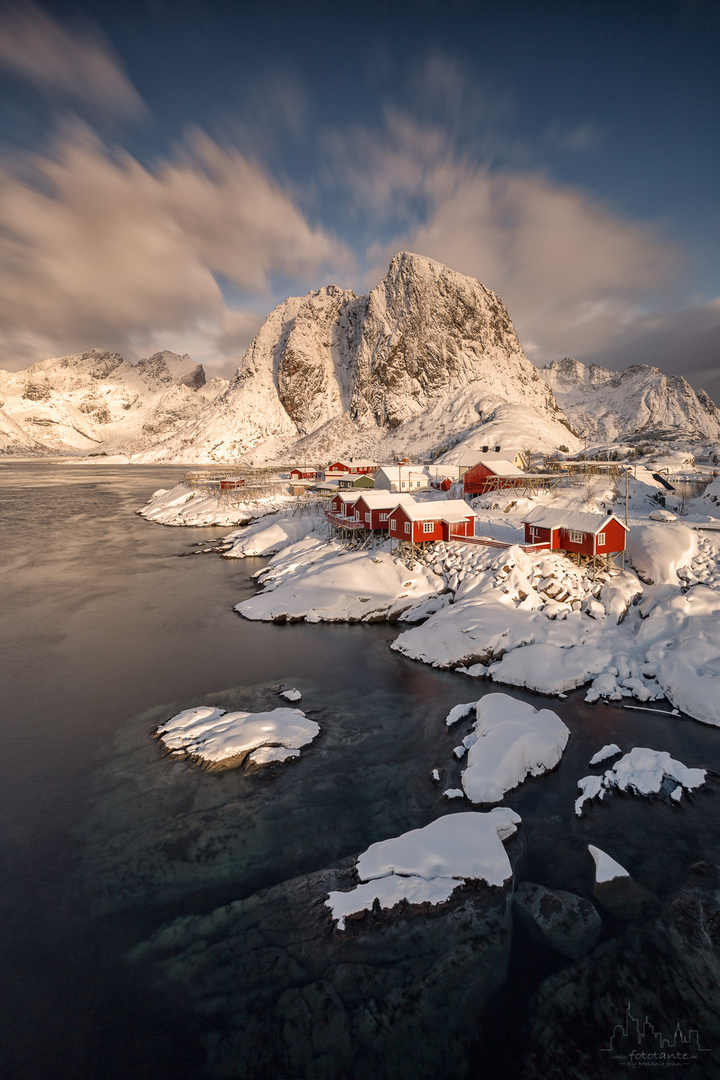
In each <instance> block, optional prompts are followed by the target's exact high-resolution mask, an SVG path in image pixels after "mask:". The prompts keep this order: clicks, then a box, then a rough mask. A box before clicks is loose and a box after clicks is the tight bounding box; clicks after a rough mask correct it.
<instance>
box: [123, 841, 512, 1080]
mask: <svg viewBox="0 0 720 1080" xmlns="http://www.w3.org/2000/svg"><path fill="white" fill-rule="evenodd" d="M353 881H354V879H353V874H352V869H351V860H348V861H347V862H346V863H344V864H342V865H341V866H340V867H338V868H336V869H333V870H325V871H321V872H319V873H315V874H311V875H309V876H308V877H304V878H298V879H295V880H292V881H288V882H285V883H284V884H282V885H279V886H276V887H275V888H271V889H268V890H265V891H264V892H261V893H257V894H255V895H254V896H251V897H249V898H248V899H247V900H241V901H238V902H236V903H232V904H229V905H227V906H226V907H223V908H219V909H217V910H216V911H214V912H212V913H211V914H210V915H207V916H201V917H190V918H182V919H179V920H177V921H176V922H174V923H171V924H169V925H168V926H166V927H164V928H163V929H161V930H160V931H159V932H158V933H157V934H156V935H155V936H154V937H153V938H152V939H150V941H148V942H146V943H145V944H143V945H140V946H138V947H137V948H136V949H135V950H134V951H133V953H132V955H131V959H132V960H133V961H134V962H135V963H142V964H147V963H148V962H149V963H150V964H151V970H152V978H153V982H154V983H155V984H156V985H157V984H158V983H159V984H160V985H163V986H165V987H166V988H172V990H173V991H174V992H175V993H177V992H178V991H181V992H183V993H184V994H186V995H188V996H189V998H190V1000H191V1002H192V1006H193V1008H194V1011H195V1013H196V1015H197V1016H198V1017H199V1018H201V1019H202V1021H203V1024H204V1027H205V1030H206V1032H207V1034H206V1037H205V1043H206V1048H207V1065H206V1069H207V1073H206V1074H207V1075H209V1076H216V1077H228V1076H232V1077H238V1078H240V1077H242V1078H243V1080H267V1077H270V1076H273V1077H278V1078H284V1080H336V1078H337V1077H340V1076H342V1077H346V1078H347V1080H366V1078H369V1077H373V1078H374V1080H438V1078H439V1077H445V1076H447V1077H449V1076H459V1075H463V1074H464V1072H465V1069H466V1065H467V1048H468V1044H470V1043H472V1044H473V1045H474V1046H477V1045H478V1044H481V1043H482V1039H483V1029H482V1025H481V1023H480V1022H479V1020H478V1017H479V1014H480V1013H481V1011H482V1008H483V1006H484V1004H485V1003H486V1002H487V1001H488V999H489V997H490V996H491V995H492V993H493V992H494V991H496V990H497V989H498V987H499V986H500V985H501V984H502V982H503V980H504V978H505V976H506V973H507V965H508V958H509V952H510V935H511V918H510V892H509V885H510V883H509V882H508V886H507V887H506V888H489V887H487V886H481V885H471V884H468V885H466V886H464V887H462V888H460V889H458V890H456V892H455V893H454V894H453V896H452V897H451V899H450V900H449V901H448V902H446V903H444V904H439V905H436V906H434V907H429V906H428V905H421V906H419V907H412V906H410V905H407V904H406V905H404V906H403V907H402V910H399V909H397V908H396V909H392V910H391V911H383V910H380V909H378V910H375V911H366V912H364V913H363V914H362V915H358V916H355V917H353V918H352V919H351V918H348V923H347V929H346V930H344V931H339V930H337V929H336V928H335V925H334V923H333V921H332V919H331V916H330V913H329V909H328V908H327V906H326V905H325V899H326V897H327V894H328V893H329V892H331V891H333V890H335V889H337V888H340V889H347V888H348V887H349V886H350V885H351V884H352V883H353ZM439 1032H441V1033H442V1037H438V1033H439Z"/></svg>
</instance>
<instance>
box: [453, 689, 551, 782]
mask: <svg viewBox="0 0 720 1080" xmlns="http://www.w3.org/2000/svg"><path fill="white" fill-rule="evenodd" d="M569 737H570V732H569V730H568V729H567V727H566V726H565V724H563V722H562V720H561V719H560V717H559V716H558V715H557V714H556V713H554V712H551V711H550V710H549V709H535V708H533V706H532V705H528V704H527V702H525V701H519V700H518V699H517V698H513V697H510V696H509V695H508V694H486V695H485V697H483V698H481V699H480V701H478V703H477V721H476V722H475V724H474V725H473V730H472V732H471V733H470V734H469V735H468V736H466V738H465V739H464V740H463V743H464V745H465V747H466V748H467V751H468V756H467V766H466V768H465V771H464V772H463V774H462V786H463V789H464V791H465V794H466V795H467V797H468V798H469V799H470V801H471V802H473V803H496V802H500V801H501V800H502V799H503V797H504V795H505V792H507V791H511V790H512V789H513V788H515V787H517V786H518V784H521V783H522V782H523V780H525V778H526V777H527V776H541V775H542V773H544V772H548V771H549V770H550V769H554V768H555V766H556V765H557V764H558V762H559V761H560V758H561V757H562V753H563V750H564V749H565V746H566V745H567V741H568V738H569Z"/></svg>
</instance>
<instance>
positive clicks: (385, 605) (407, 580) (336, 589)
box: [235, 536, 444, 622]
mask: <svg viewBox="0 0 720 1080" xmlns="http://www.w3.org/2000/svg"><path fill="white" fill-rule="evenodd" d="M259 581H260V582H261V583H263V584H264V585H265V589H264V590H263V592H261V593H258V595H257V596H254V597H252V598H251V599H250V600H244V601H243V602H242V603H240V604H238V605H237V606H236V608H235V610H236V611H238V612H239V613H240V614H241V615H244V616H245V618H246V619H261V620H265V621H274V622H299V621H301V620H303V619H304V620H305V621H306V622H363V621H364V622H375V621H378V620H382V619H386V618H388V619H393V618H397V617H398V616H400V615H401V614H402V613H403V612H405V611H406V610H407V609H410V608H414V607H416V606H417V605H418V604H419V603H422V604H426V602H427V601H428V600H434V601H435V603H436V604H437V605H438V606H439V604H441V603H442V602H443V601H442V600H440V599H439V598H438V597H437V594H438V593H440V592H441V590H442V589H443V586H444V582H443V579H442V578H441V577H438V575H437V574H434V573H433V571H432V570H430V569H429V568H428V567H426V566H423V565H420V566H416V567H415V568H414V569H412V570H411V569H409V568H408V567H407V565H406V564H405V563H404V562H402V560H400V559H397V558H394V557H393V556H391V555H390V553H389V552H388V551H385V550H376V551H346V550H345V549H344V548H343V547H342V545H341V544H339V543H336V542H335V541H332V540H331V541H327V540H323V539H321V538H319V537H317V536H308V537H306V538H305V539H304V540H300V541H298V542H297V543H294V544H289V545H288V546H287V547H286V548H284V549H283V550H282V551H281V552H280V553H279V554H277V555H276V556H275V557H274V558H273V559H271V560H270V564H269V565H268V566H267V567H266V568H265V569H264V570H262V571H260V574H259Z"/></svg>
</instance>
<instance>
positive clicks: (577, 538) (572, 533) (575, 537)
mask: <svg viewBox="0 0 720 1080" xmlns="http://www.w3.org/2000/svg"><path fill="white" fill-rule="evenodd" d="M568 540H569V541H570V543H571V544H582V542H583V534H582V533H581V532H577V531H576V530H575V529H569V530H568Z"/></svg>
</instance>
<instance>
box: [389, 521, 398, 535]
mask: <svg viewBox="0 0 720 1080" xmlns="http://www.w3.org/2000/svg"><path fill="white" fill-rule="evenodd" d="M390 528H391V529H392V531H393V532H395V530H396V529H397V522H396V521H395V519H394V518H393V520H392V521H391V522H390Z"/></svg>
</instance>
